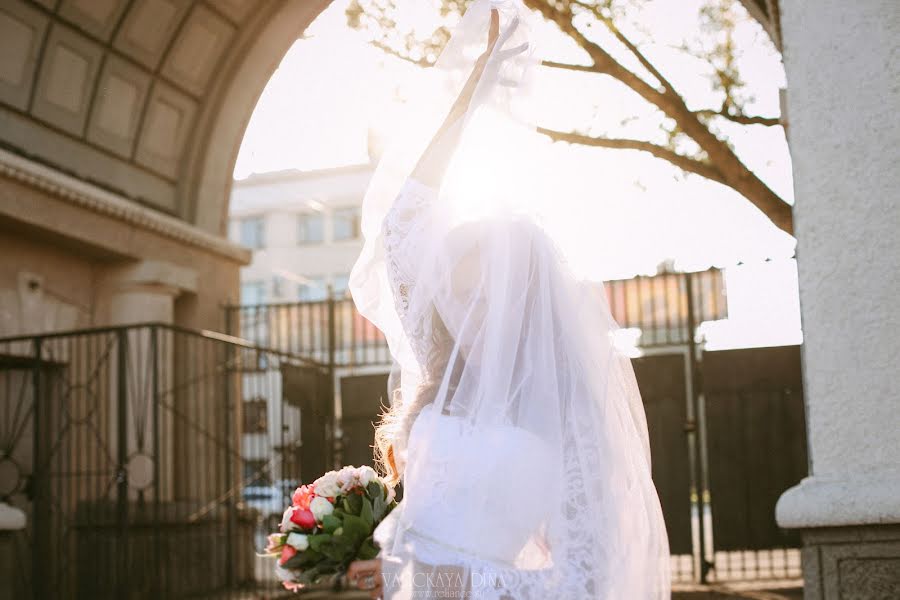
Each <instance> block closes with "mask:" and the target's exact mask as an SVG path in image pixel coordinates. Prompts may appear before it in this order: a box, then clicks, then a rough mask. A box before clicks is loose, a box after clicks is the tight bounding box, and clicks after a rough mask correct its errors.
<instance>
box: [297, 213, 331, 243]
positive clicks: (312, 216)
mask: <svg viewBox="0 0 900 600" xmlns="http://www.w3.org/2000/svg"><path fill="white" fill-rule="evenodd" d="M297 222H298V227H297V243H298V244H321V243H322V242H323V241H324V240H325V220H324V219H323V218H322V214H321V213H304V214H301V215H298V217H297Z"/></svg>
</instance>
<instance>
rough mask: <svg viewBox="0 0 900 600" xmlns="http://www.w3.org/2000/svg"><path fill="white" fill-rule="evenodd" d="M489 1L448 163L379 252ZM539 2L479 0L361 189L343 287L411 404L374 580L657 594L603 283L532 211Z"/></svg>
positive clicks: (504, 593) (644, 496) (627, 396)
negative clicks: (376, 335)
mask: <svg viewBox="0 0 900 600" xmlns="http://www.w3.org/2000/svg"><path fill="white" fill-rule="evenodd" d="M492 8H495V9H497V10H499V11H500V16H501V30H502V31H503V32H504V34H503V35H501V39H502V43H500V44H497V46H495V47H494V48H493V50H492V53H491V56H490V59H489V61H488V67H487V68H486V69H485V71H484V75H483V76H482V77H481V79H480V80H479V82H478V86H477V89H476V91H475V94H474V98H473V100H472V102H471V103H470V104H469V105H468V108H467V110H466V111H465V113H464V115H463V117H462V118H461V119H460V121H459V122H458V123H457V125H458V126H461V127H462V128H463V130H462V136H461V139H459V141H458V144H456V143H455V144H454V147H453V148H451V149H449V150H446V149H445V155H446V158H449V168H448V169H447V172H446V175H445V176H444V177H442V178H441V180H440V181H441V183H440V185H439V186H435V187H434V188H429V187H428V186H426V185H422V184H421V183H419V184H417V183H416V182H412V183H413V184H414V189H415V190H416V194H415V195H416V198H417V201H416V202H414V203H412V204H411V205H409V206H406V207H404V210H403V211H401V212H403V213H404V214H402V215H401V217H405V218H406V223H405V228H404V231H403V238H402V243H401V244H400V245H399V246H397V245H395V246H393V247H392V248H391V250H390V251H389V250H388V246H389V245H388V244H386V243H385V229H384V224H385V217H386V216H387V215H388V214H389V211H390V210H391V209H392V207H394V210H395V212H396V210H397V208H396V207H395V206H394V203H395V199H396V198H397V196H398V194H399V193H400V192H401V189H405V186H406V188H408V187H409V185H410V182H409V178H410V175H411V173H412V172H413V169H414V167H415V165H416V163H417V161H418V160H419V159H420V158H421V156H422V154H423V152H424V151H425V149H426V147H428V146H429V143H430V142H431V139H432V137H433V136H434V135H435V132H436V131H437V130H438V129H439V127H440V126H441V123H442V120H443V119H444V118H445V117H446V116H447V114H448V112H449V111H450V109H451V106H452V105H453V104H454V102H455V101H456V99H457V98H458V96H459V94H460V92H461V90H462V89H463V86H464V85H465V82H466V80H467V79H468V78H469V76H470V75H471V73H472V71H473V68H474V67H475V64H476V60H477V59H478V57H479V56H480V55H481V54H482V53H483V52H484V51H485V46H486V39H487V32H488V23H489V20H490V12H491V9H492ZM532 18H533V17H532V15H531V14H530V12H529V11H528V10H527V9H525V8H524V6H523V5H522V4H521V1H520V0H505V1H497V0H476V1H475V2H473V3H472V5H471V6H470V8H469V9H468V11H467V12H466V14H465V15H464V16H463V18H462V19H461V21H460V23H459V24H458V25H457V27H456V29H455V30H454V33H453V36H452V38H451V40H450V42H449V44H448V45H447V47H446V49H445V50H444V52H443V53H442V54H441V56H440V58H439V60H438V61H437V64H436V65H435V67H433V68H431V69H428V73H427V75H425V76H423V79H426V80H427V81H425V82H424V83H423V90H426V91H423V94H422V98H421V99H420V100H419V101H418V102H416V103H411V107H410V109H409V113H408V115H405V116H406V118H405V119H404V122H405V123H406V126H405V127H404V130H403V131H402V132H398V135H397V137H396V139H395V140H394V141H393V143H392V144H391V145H390V146H389V147H388V149H387V150H386V152H385V154H384V156H383V158H382V160H381V162H380V164H379V166H378V168H377V169H376V172H375V174H374V176H373V179H372V183H371V185H370V188H369V190H368V192H367V194H366V197H365V199H364V203H363V217H362V228H363V233H364V235H365V246H364V249H363V251H362V253H361V255H360V257H359V260H358V261H357V263H356V265H355V266H354V269H353V272H352V273H351V278H350V290H351V293H352V295H353V299H354V301H355V303H356V305H357V308H358V309H359V311H360V312H361V313H362V314H363V315H364V316H365V317H366V318H368V319H369V320H370V321H372V322H373V323H374V324H375V325H376V326H378V327H379V328H380V329H381V330H382V331H383V332H384V334H385V336H386V337H387V340H388V343H389V345H390V349H391V353H392V355H393V357H394V359H395V360H396V362H397V365H398V366H399V369H400V372H401V378H400V389H401V392H400V393H399V394H397V395H396V396H395V400H394V401H395V402H397V403H398V404H397V406H395V412H397V413H399V414H400V415H401V416H403V417H405V418H401V419H399V420H398V421H397V423H396V429H395V431H393V432H392V433H391V435H393V436H394V442H395V443H396V446H397V448H399V449H402V448H404V447H406V446H407V444H408V448H409V451H408V452H407V453H405V454H404V453H402V452H401V453H400V455H401V456H403V458H404V459H405V460H404V461H402V462H403V463H405V473H404V488H405V495H406V497H405V498H404V500H403V502H401V504H400V507H399V508H398V509H397V510H396V511H394V513H392V515H391V516H390V517H389V519H388V521H385V523H384V524H383V526H382V527H380V528H379V532H378V534H379V535H378V536H377V540H378V541H379V543H380V544H381V546H382V558H383V560H384V564H385V570H386V572H388V573H391V574H393V575H394V576H395V577H396V579H395V580H393V581H387V582H386V585H387V586H388V589H386V597H391V598H413V597H438V594H439V593H441V592H442V591H446V588H447V586H448V585H450V587H453V586H457V587H458V591H460V592H465V593H466V594H467V597H497V598H501V597H507V598H518V599H522V600H527V599H531V598H546V597H551V595H552V597H560V598H567V599H579V598H603V599H611V600H612V599H615V600H618V599H631V598H637V599H643V598H668V597H669V568H668V564H669V555H668V543H667V538H666V532H665V526H664V523H663V520H662V513H661V510H660V507H659V501H658V499H657V496H656V491H655V488H654V487H653V483H652V481H651V478H650V453H649V442H648V436H647V425H646V421H645V417H644V410H643V406H642V404H641V400H640V395H639V392H638V389H637V385H636V382H635V379H634V374H633V371H632V368H631V364H630V362H629V360H628V359H627V358H625V357H624V356H622V355H621V354H620V353H619V352H618V351H617V350H616V348H615V346H614V345H613V339H612V334H613V332H614V330H615V329H616V327H617V326H616V324H615V322H614V321H613V319H612V317H611V315H610V312H609V308H608V306H607V302H606V298H605V295H604V294H603V292H602V290H599V289H598V288H597V287H596V286H594V285H589V284H586V283H584V282H581V281H579V280H578V279H577V278H576V277H575V276H574V275H573V274H572V273H571V272H570V270H569V269H568V266H567V265H566V263H565V261H564V259H563V257H562V256H561V255H560V253H559V251H558V250H557V248H556V245H555V244H554V242H553V240H552V239H551V238H550V236H549V235H548V234H547V232H546V231H545V229H544V228H543V227H542V226H541V222H540V219H539V218H538V216H537V215H535V214H533V213H532V212H531V211H530V210H529V207H530V206H532V204H531V203H530V201H529V197H531V196H533V195H534V194H547V193H552V189H553V186H552V181H553V177H554V174H553V173H545V172H542V171H541V170H540V160H539V157H534V156H528V155H525V156H523V154H522V152H521V148H522V144H523V143H524V142H523V141H524V140H526V139H527V138H528V136H529V135H533V131H530V128H529V127H528V126H527V125H526V124H525V123H524V121H522V119H521V118H520V117H519V113H518V110H519V109H520V108H522V107H523V106H527V101H528V99H529V92H528V83H529V80H530V76H531V75H532V74H533V70H534V69H535V68H536V66H537V62H538V61H537V59H536V58H535V55H534V52H533V50H534V46H533V40H532V39H531V35H532V33H531V27H530V24H531V23H530V22H531V19H532ZM407 193H408V192H407ZM473 198H475V200H473ZM393 218H394V219H396V218H397V215H396V214H394V215H393ZM397 272H402V273H403V275H404V277H405V280H406V281H407V282H408V284H407V283H405V284H403V285H404V286H408V288H409V289H408V290H404V292H403V293H404V295H403V297H402V298H399V297H398V292H397V284H396V281H392V278H396V273H397ZM448 423H450V424H451V425H449V426H448ZM413 424H414V425H413ZM511 551H513V552H511ZM488 572H489V576H490V581H486V580H484V578H485V577H486V576H488V575H487V574H488ZM448 574H452V577H451V580H452V582H455V583H452V584H448V580H447V576H448ZM476 576H477V577H478V578H481V580H479V581H475V579H476ZM417 578H418V579H417ZM435 581H438V582H439V583H435ZM426 582H430V583H426ZM460 582H467V583H460ZM423 586H424V588H423ZM454 589H457V588H454ZM423 590H425V591H428V592H429V593H431V594H432V596H428V595H423ZM450 597H455V596H450Z"/></svg>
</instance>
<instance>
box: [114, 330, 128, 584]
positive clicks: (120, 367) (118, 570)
mask: <svg viewBox="0 0 900 600" xmlns="http://www.w3.org/2000/svg"><path fill="white" fill-rule="evenodd" d="M116 345H117V349H116V430H117V434H116V527H117V529H118V531H117V532H116V533H117V535H116V538H117V539H116V561H115V562H116V564H115V573H114V574H113V581H114V582H115V585H114V586H113V587H114V589H115V590H116V595H117V597H119V598H125V597H127V595H128V591H127V589H126V582H127V581H128V580H127V578H126V576H125V573H127V572H128V471H127V465H128V413H127V411H128V370H127V366H128V330H127V329H125V328H120V329H118V331H116Z"/></svg>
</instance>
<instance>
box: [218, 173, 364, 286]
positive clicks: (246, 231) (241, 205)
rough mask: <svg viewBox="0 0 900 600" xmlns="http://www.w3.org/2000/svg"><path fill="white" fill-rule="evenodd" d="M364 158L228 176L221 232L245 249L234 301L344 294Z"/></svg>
mask: <svg viewBox="0 0 900 600" xmlns="http://www.w3.org/2000/svg"><path fill="white" fill-rule="evenodd" d="M373 168H374V167H373V166H372V165H369V164H363V165H354V166H349V167H339V168H335V169H324V170H320V171H308V172H301V171H278V172H274V173H264V174H255V175H251V176H250V177H248V178H246V179H243V180H238V181H235V183H234V187H233V189H232V194H231V212H230V217H229V229H228V232H229V238H230V239H231V240H232V241H233V242H235V243H237V244H240V245H242V246H246V247H247V248H250V249H251V250H252V251H253V258H252V260H251V262H250V264H249V265H247V266H246V267H244V268H243V269H241V294H240V303H241V304H262V303H278V302H297V301H315V300H323V299H325V298H326V297H327V296H328V290H329V289H331V290H333V293H334V295H335V296H337V297H342V296H344V295H345V294H346V293H347V282H348V278H349V275H350V269H351V267H352V266H353V263H354V261H355V260H356V257H357V256H359V252H360V250H361V249H362V235H361V232H360V207H361V205H362V198H363V194H364V193H365V191H366V187H367V186H368V183H369V178H370V177H371V175H372V170H373Z"/></svg>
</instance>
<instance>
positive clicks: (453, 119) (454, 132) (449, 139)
mask: <svg viewBox="0 0 900 600" xmlns="http://www.w3.org/2000/svg"><path fill="white" fill-rule="evenodd" d="M518 25H519V21H518V18H515V19H514V20H513V21H512V22H510V24H509V25H508V26H507V28H506V29H505V30H504V31H503V33H502V35H501V33H500V11H498V10H497V9H496V8H492V9H491V19H490V24H489V26H488V41H487V47H486V49H485V51H484V52H483V53H482V54H481V55H480V56H479V57H478V60H476V61H475V65H474V66H473V68H472V72H471V74H470V75H469V78H468V79H467V80H466V83H465V85H464V86H463V88H462V90H461V91H460V93H459V95H458V96H457V98H456V100H455V101H454V103H453V105H452V106H451V107H450V111H449V112H448V114H447V116H446V117H445V118H444V121H443V123H441V126H440V128H439V129H438V131H437V133H435V135H434V137H433V138H432V139H431V142H430V143H429V144H428V147H427V148H426V149H425V152H423V153H422V156H421V157H420V158H419V161H418V162H417V163H416V167H415V169H414V170H413V172H412V177H413V178H414V179H416V180H418V181H420V182H422V183H424V184H425V185H428V186H430V187H432V188H435V189H436V188H438V187H440V184H441V180H442V179H443V176H444V172H445V171H446V169H447V165H448V164H449V163H450V159H451V158H452V157H453V152H454V151H455V149H456V145H457V143H458V142H459V138H460V136H461V135H462V130H463V127H462V125H463V122H462V121H463V118H464V117H465V115H466V113H467V112H468V111H469V109H470V107H471V104H472V99H473V98H474V97H475V92H476V90H477V89H478V86H479V85H481V84H482V83H483V81H482V80H483V76H484V73H485V71H486V70H487V67H488V65H489V64H490V63H491V62H495V63H498V62H500V61H503V60H505V59H506V58H509V57H510V56H512V55H514V54H518V53H521V52H524V51H525V50H526V49H527V47H528V46H527V44H523V45H521V46H518V47H516V48H513V49H511V50H505V51H504V50H502V48H503V45H504V44H505V42H506V41H507V40H508V39H509V37H510V36H511V35H512V33H513V32H514V31H515V30H516V27H518Z"/></svg>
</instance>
